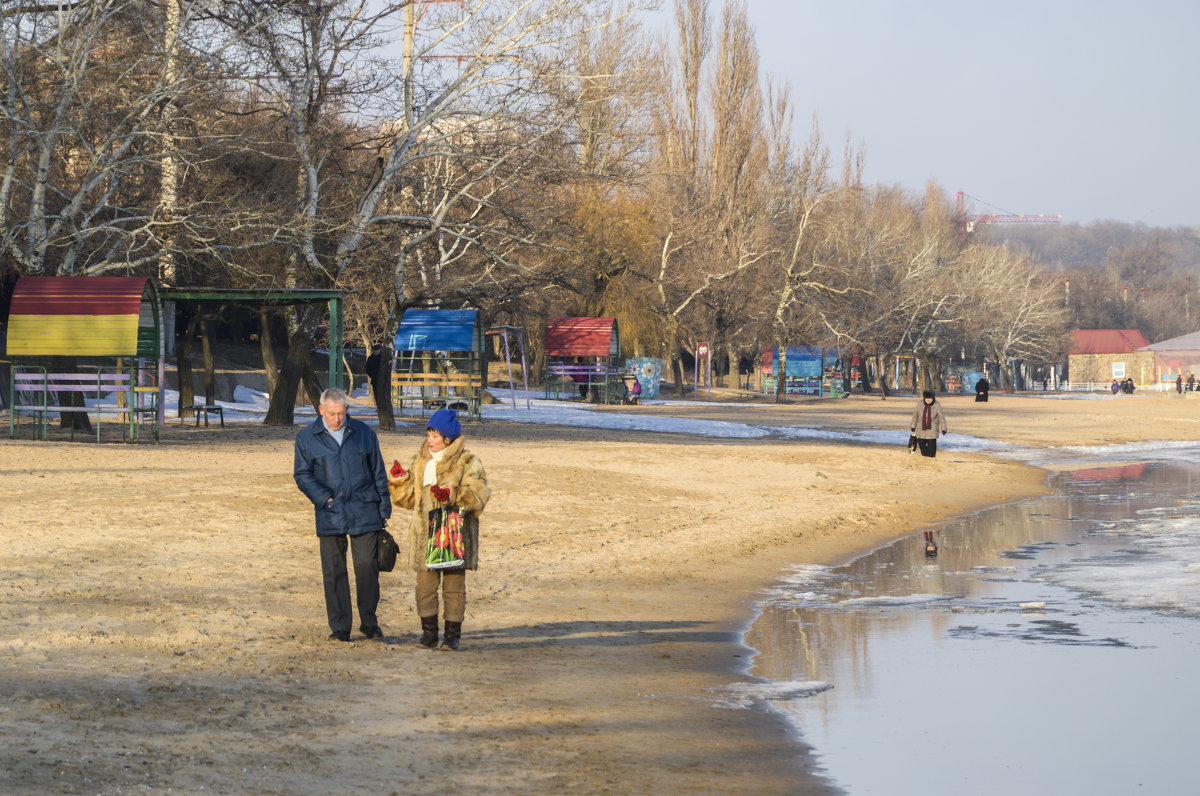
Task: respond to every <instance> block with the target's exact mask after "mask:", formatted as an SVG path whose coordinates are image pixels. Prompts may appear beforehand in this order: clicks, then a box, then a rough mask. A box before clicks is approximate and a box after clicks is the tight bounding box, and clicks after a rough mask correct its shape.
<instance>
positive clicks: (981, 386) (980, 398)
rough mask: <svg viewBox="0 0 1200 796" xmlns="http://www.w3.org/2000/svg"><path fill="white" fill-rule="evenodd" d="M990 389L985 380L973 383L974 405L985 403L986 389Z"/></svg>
mask: <svg viewBox="0 0 1200 796" xmlns="http://www.w3.org/2000/svg"><path fill="white" fill-rule="evenodd" d="M990 387H991V385H990V384H988V380H987V379H986V378H980V379H979V381H977V382H975V403H984V404H985V403H987V399H988V389H989V388H990Z"/></svg>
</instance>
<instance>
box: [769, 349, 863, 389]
mask: <svg viewBox="0 0 1200 796" xmlns="http://www.w3.org/2000/svg"><path fill="white" fill-rule="evenodd" d="M778 353H779V349H778V348H774V347H767V348H764V349H763V352H762V372H763V392H765V393H766V394H767V395H772V394H774V393H775V385H776V380H777V379H778V377H779V374H778V370H779V356H778ZM785 369H786V370H787V373H786V382H785V385H784V392H785V394H787V395H816V396H819V397H831V398H839V397H841V396H843V395H845V389H844V386H843V382H842V357H841V352H840V351H839V350H838V349H836V348H822V347H821V346H808V345H798V346H788V347H787V364H786V365H785Z"/></svg>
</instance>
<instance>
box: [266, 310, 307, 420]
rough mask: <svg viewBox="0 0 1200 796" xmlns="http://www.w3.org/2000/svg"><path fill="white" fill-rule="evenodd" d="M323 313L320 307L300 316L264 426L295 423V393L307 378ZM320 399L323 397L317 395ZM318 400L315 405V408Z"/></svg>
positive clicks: (303, 312) (272, 395) (280, 371)
mask: <svg viewBox="0 0 1200 796" xmlns="http://www.w3.org/2000/svg"><path fill="white" fill-rule="evenodd" d="M320 311H321V309H320V308H319V307H313V306H307V307H305V308H304V310H303V311H302V312H301V313H300V318H299V319H298V322H297V323H296V330H295V331H294V332H293V333H292V336H291V337H290V338H289V339H288V348H287V354H286V355H285V356H284V359H283V367H282V368H280V370H279V381H278V383H277V384H276V385H275V389H274V390H273V391H272V392H271V403H270V406H268V407H267V416H266V417H265V418H263V424H264V425H268V426H290V425H293V424H294V422H295V421H294V419H293V418H294V415H295V406H296V392H297V390H299V389H300V382H301V380H302V379H303V377H304V365H305V363H306V362H307V361H308V349H309V347H310V346H311V345H312V331H311V330H312V329H313V328H315V326H316V318H317V315H318V313H319V312H320ZM317 398H318V400H319V399H320V396H319V395H318V396H317ZM316 406H317V401H314V402H313V407H314V408H315V407H316Z"/></svg>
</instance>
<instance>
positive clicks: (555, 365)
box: [546, 362, 624, 403]
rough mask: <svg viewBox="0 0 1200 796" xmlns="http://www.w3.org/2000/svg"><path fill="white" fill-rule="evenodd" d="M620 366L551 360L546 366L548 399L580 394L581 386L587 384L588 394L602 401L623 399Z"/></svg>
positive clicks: (613, 401)
mask: <svg viewBox="0 0 1200 796" xmlns="http://www.w3.org/2000/svg"><path fill="white" fill-rule="evenodd" d="M622 373H624V371H622V370H621V369H620V368H615V367H610V366H608V365H598V364H587V363H578V362H576V363H567V362H551V363H550V364H548V365H547V366H546V399H547V400H549V399H550V398H551V393H553V398H554V399H555V400H558V399H559V398H561V397H562V394H563V393H566V394H568V395H570V396H572V397H574V396H575V395H579V388H580V387H582V386H584V385H587V391H588V395H594V396H596V398H597V399H598V400H599V401H600V402H601V403H615V402H619V401H620V400H621V394H620V392H621V381H620V378H621V374H622Z"/></svg>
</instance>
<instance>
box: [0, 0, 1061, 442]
mask: <svg viewBox="0 0 1200 796" xmlns="http://www.w3.org/2000/svg"><path fill="white" fill-rule="evenodd" d="M672 10H673V12H674V15H673V24H672V27H671V29H670V30H669V31H667V32H657V31H654V30H651V29H649V28H648V27H647V24H648V23H647V21H646V18H645V15H644V13H643V10H642V9H641V8H639V7H638V5H637V4H636V2H623V1H622V0H603V1H602V0H455V2H433V0H372V1H371V2H368V1H367V0H213V2H207V3H194V2H183V1H182V0H90V1H89V2H78V3H71V2H64V3H62V4H58V3H51V4H47V3H45V2H44V0H43V1H42V2H38V1H37V0H15V1H14V2H11V3H6V4H5V7H4V9H3V10H2V11H0V25H2V26H3V31H4V35H3V41H2V43H0V47H2V50H0V69H2V70H3V72H2V74H3V81H4V85H3V98H2V102H0V135H2V140H3V143H4V145H5V148H6V153H5V154H6V157H5V161H4V167H3V172H2V174H0V213H2V214H3V216H2V218H0V269H3V271H4V273H6V274H14V273H15V274H27V275H37V274H45V275H54V274H57V275H103V274H138V275H148V276H154V277H156V278H157V279H159V280H160V281H161V282H162V283H163V284H166V285H169V286H172V287H186V286H203V287H230V288H257V289H270V288H297V287H315V288H338V289H345V290H348V291H353V293H351V294H350V297H349V300H348V303H347V313H346V314H347V327H348V329H349V331H350V334H352V335H353V336H354V337H356V338H357V339H359V340H361V342H362V343H363V344H364V345H369V344H370V343H372V342H378V341H387V340H391V339H393V338H394V336H395V332H396V327H397V325H398V323H399V320H400V317H401V315H402V314H403V312H404V310H405V309H407V308H409V307H413V306H440V307H446V308H456V307H462V306H472V307H477V308H479V309H480V310H481V311H482V312H483V314H484V317H485V318H486V320H487V322H488V323H489V324H491V323H511V324H515V325H520V326H524V327H525V328H526V329H527V330H529V331H530V332H531V335H530V337H531V338H532V340H533V341H534V342H535V348H536V341H537V340H538V335H537V334H535V332H537V331H540V330H541V329H544V324H545V319H546V318H548V317H550V316H552V315H613V316H616V317H617V318H618V320H619V323H620V325H621V329H622V342H623V345H624V347H625V349H626V353H628V354H634V355H646V356H659V357H662V358H663V359H664V361H665V362H666V363H667V366H668V367H669V368H670V370H671V371H673V372H674V374H675V380H676V384H677V385H679V386H680V387H682V384H683V381H684V373H683V366H682V360H681V357H682V356H686V355H687V353H688V351H689V350H690V348H691V346H692V345H694V343H695V342H696V341H700V340H703V341H707V342H710V343H711V344H712V345H713V347H714V350H715V351H716V352H718V353H719V357H718V361H719V362H720V363H721V364H723V366H724V369H726V370H728V371H732V372H736V369H737V368H738V363H753V362H755V361H756V352H759V351H761V350H762V348H763V347H764V346H772V345H775V346H779V349H780V351H781V352H786V346H787V345H788V344H796V343H806V344H812V345H826V346H838V347H840V348H841V349H842V350H844V351H847V352H849V351H851V350H855V351H857V352H858V353H859V355H860V356H861V357H862V358H863V359H864V360H865V361H867V362H874V368H873V370H874V372H875V373H876V374H877V375H880V378H879V381H878V382H877V383H876V385H875V387H877V388H879V389H882V390H886V385H885V384H884V382H883V379H882V376H881V374H884V373H886V372H887V370H888V368H887V367H886V362H887V360H889V359H890V358H891V357H894V356H895V355H898V354H904V355H910V356H912V357H914V358H915V360H916V361H917V362H919V363H920V364H921V377H920V381H921V384H922V385H933V384H935V383H936V382H937V380H938V379H939V378H940V376H939V365H938V363H939V362H940V361H942V360H943V359H944V358H945V357H947V356H952V357H957V358H962V359H968V360H970V359H983V358H986V359H989V360H992V361H996V362H1007V361H1008V360H1011V359H1026V360H1032V361H1036V362H1043V361H1044V362H1053V361H1057V360H1058V359H1059V358H1060V357H1061V355H1062V354H1063V352H1064V347H1065V340H1066V330H1067V319H1068V315H1067V311H1066V307H1065V306H1064V300H1063V292H1062V288H1061V283H1060V282H1058V281H1056V280H1053V279H1047V278H1046V276H1045V273H1044V270H1043V268H1042V267H1041V266H1039V264H1038V263H1037V262H1036V261H1035V260H1034V258H1033V257H1032V256H1031V255H1030V254H1029V252H1028V251H1021V250H1019V249H1016V248H1014V247H1009V246H1005V245H1002V244H997V243H995V242H990V241H988V240H986V239H985V238H984V237H983V236H980V235H976V234H967V233H965V232H964V230H962V229H961V228H960V227H959V226H958V225H957V224H956V221H955V218H954V212H953V206H952V203H951V202H950V201H949V198H948V196H947V195H946V193H945V192H944V191H943V190H942V189H941V188H940V187H939V186H937V185H934V184H930V185H928V186H927V187H926V189H925V190H924V192H922V193H920V194H914V193H912V192H909V191H906V190H904V189H901V188H899V187H896V186H884V185H867V184H864V182H863V179H862V170H863V162H864V154H863V152H862V151H861V150H860V149H857V148H856V147H855V146H853V145H851V144H850V143H849V142H847V143H845V144H843V145H840V146H837V147H834V148H831V147H830V146H829V145H828V144H827V143H826V141H825V139H824V136H823V134H822V132H821V129H820V127H819V124H818V122H817V120H816V119H815V118H814V119H813V121H812V123H811V125H805V129H804V131H803V132H802V133H798V132H797V131H796V127H795V124H796V123H795V116H796V113H795V109H794V107H793V104H792V103H793V100H792V93H791V88H790V87H789V86H788V85H787V84H786V83H781V82H779V81H777V80H774V79H772V78H771V77H770V76H767V75H764V74H762V72H761V70H760V68H759V58H758V50H757V46H756V44H755V40H754V31H753V30H752V28H751V27H750V25H749V24H748V22H747V18H746V10H745V3H744V2H741V1H739V0H729V2H726V3H725V4H724V5H722V6H720V7H719V8H718V7H715V6H714V5H713V4H712V3H711V2H710V0H674V3H673V8H672ZM284 320H285V321H286V324H287V330H288V345H287V352H286V355H285V356H284V358H283V360H282V362H280V363H279V365H278V372H277V374H276V375H275V376H274V379H275V383H274V384H273V389H272V394H271V407H270V410H269V412H268V415H267V422H268V423H290V422H291V420H292V407H293V401H292V396H294V395H296V393H297V391H298V389H299V388H300V387H301V384H302V383H303V381H304V363H305V360H306V357H307V353H308V351H309V349H310V347H311V344H312V341H313V340H314V338H315V337H316V336H317V335H319V334H320V332H321V324H322V323H324V320H323V318H322V316H321V313H320V311H319V310H318V309H317V308H311V309H310V308H300V309H298V310H294V311H288V312H287V313H285V315H284ZM264 328H269V326H264ZM264 351H265V353H266V348H264ZM536 353H537V352H536V351H535V359H537V356H536ZM269 355H270V354H269V353H268V356H269ZM780 364H781V366H783V363H780ZM1001 370H1003V369H1001ZM779 381H780V386H779V388H780V390H782V389H783V380H779ZM778 397H780V398H782V393H781V394H780V395H779V396H778ZM380 411H381V418H380V420H381V423H382V424H384V426H385V427H389V426H391V425H392V418H391V416H390V411H389V407H386V406H381V407H380Z"/></svg>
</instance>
